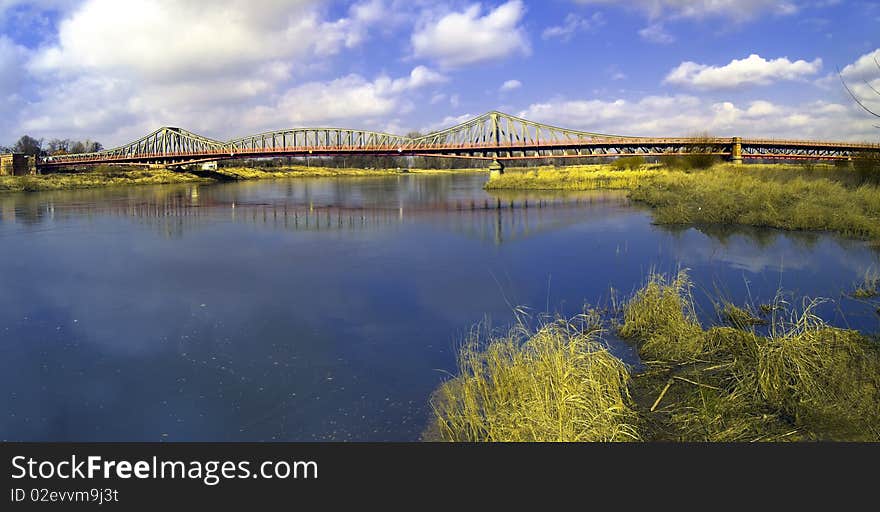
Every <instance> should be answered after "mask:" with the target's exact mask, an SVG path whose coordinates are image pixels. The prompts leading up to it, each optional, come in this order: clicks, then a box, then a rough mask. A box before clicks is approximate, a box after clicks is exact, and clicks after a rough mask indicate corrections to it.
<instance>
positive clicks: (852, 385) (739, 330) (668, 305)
mask: <svg viewBox="0 0 880 512" xmlns="http://www.w3.org/2000/svg"><path fill="white" fill-rule="evenodd" d="M814 307H815V304H812V305H807V306H805V307H804V308H801V309H800V310H796V309H795V308H792V307H790V306H789V304H787V303H785V302H784V301H783V300H781V299H778V300H777V301H776V303H774V304H768V305H765V306H764V307H760V308H757V309H758V311H757V312H752V311H750V310H749V309H747V308H740V307H737V306H734V305H732V304H729V303H723V305H722V304H719V310H720V311H721V314H720V315H719V317H720V318H721V319H722V320H721V321H719V323H718V325H711V326H703V325H701V324H700V322H699V321H698V320H697V318H696V315H695V313H694V301H693V298H692V295H691V282H690V280H689V278H688V276H687V274H685V273H681V274H679V275H678V276H675V277H671V278H667V277H663V276H657V275H653V276H651V277H650V279H649V280H648V282H647V283H646V284H645V286H644V287H643V288H641V289H640V290H638V291H637V292H636V293H635V294H634V295H633V296H632V297H631V298H630V299H629V300H628V301H627V302H626V303H625V304H623V306H622V307H621V308H620V309H619V310H618V311H616V312H607V313H604V314H599V313H597V312H595V311H591V312H589V313H588V314H585V315H582V316H581V317H578V318H576V319H574V320H572V321H561V320H556V321H553V322H549V323H545V324H544V325H543V326H542V327H540V328H539V329H538V330H537V331H536V332H529V331H528V330H526V329H525V328H523V327H518V328H515V329H513V330H512V331H511V332H509V333H507V334H505V335H495V336H491V335H485V333H483V335H481V334H480V333H475V335H474V336H472V337H471V339H470V340H469V341H468V342H467V343H465V344H464V346H463V347H462V348H461V351H460V353H459V363H458V366H459V368H458V374H457V375H456V376H454V377H453V378H450V379H449V380H447V381H446V382H445V383H443V384H442V385H441V386H440V387H439V389H437V390H436V392H435V393H434V395H433V396H432V399H431V405H432V408H433V411H434V419H433V422H432V424H431V425H430V426H429V428H428V429H427V431H426V433H425V439H426V440H443V441H660V440H666V441H803V440H847V441H880V346H878V342H877V340H876V339H872V338H869V337H867V336H865V335H863V334H861V333H859V332H856V331H851V330H846V329H839V328H835V327H831V326H829V325H828V324H826V323H825V322H823V321H822V320H821V319H820V318H818V317H816V316H815V315H814V314H813V308H814ZM761 324H766V325H765V326H764V327H763V329H762V330H761V331H760V332H761V333H763V334H760V333H759V331H758V330H757V328H756V326H757V325H761ZM608 332H613V333H614V334H616V335H617V336H618V337H620V338H623V339H625V340H628V342H629V343H631V344H633V345H634V346H635V347H636V348H637V349H638V354H639V356H640V359H641V361H642V362H643V367H642V368H640V369H638V371H636V370H635V369H633V368H629V367H627V366H626V365H625V364H624V363H622V362H621V361H620V360H618V359H617V358H615V357H614V356H613V355H612V354H611V353H610V352H609V351H608V350H607V349H606V348H605V345H604V344H603V343H602V338H603V337H604V336H605V335H606V334H607V333H608Z"/></svg>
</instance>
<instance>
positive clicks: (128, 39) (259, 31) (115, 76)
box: [20, 0, 445, 145]
mask: <svg viewBox="0 0 880 512" xmlns="http://www.w3.org/2000/svg"><path fill="white" fill-rule="evenodd" d="M397 1H398V0H361V1H358V2H355V3H353V4H352V5H350V6H349V7H348V9H347V11H346V13H345V16H343V17H342V18H338V19H328V18H327V17H326V13H327V9H326V8H325V6H324V4H325V3H326V2H324V1H323V0H290V1H281V0H217V1H212V2H210V4H207V5H206V2H204V1H200V0H181V1H176V0H174V1H173V0H131V1H128V2H118V1H115V0H85V1H83V2H81V3H80V4H79V5H78V6H76V7H69V8H68V9H67V10H66V11H62V12H63V13H64V14H63V15H62V19H61V21H60V22H59V24H58V34H57V37H54V38H53V42H52V43H51V44H50V45H48V46H45V47H41V48H39V49H38V50H36V51H35V52H34V55H33V58H32V59H30V62H29V64H28V66H27V69H28V71H29V73H30V74H31V76H30V78H31V79H32V84H33V85H32V88H31V91H32V92H33V93H34V96H35V97H34V99H33V100H32V101H30V102H29V103H28V104H27V105H26V106H24V107H23V108H22V109H21V119H23V120H25V121H23V122H22V123H21V126H20V128H21V129H27V130H30V131H33V132H36V133H35V134H36V135H38V136H65V137H77V136H89V137H92V138H97V139H99V140H101V141H102V142H104V143H105V144H106V145H112V144H116V143H122V142H127V141H128V140H131V139H133V138H136V137H138V136H140V135H142V134H143V133H146V132H148V131H150V130H153V129H155V128H156V127H158V126H161V125H176V126H182V127H186V128H189V129H191V130H194V131H197V132H202V133H205V134H206V135H209V136H218V137H227V136H228V135H229V133H228V132H227V130H228V127H229V126H238V125H241V124H242V121H241V120H242V119H250V120H252V121H257V120H259V119H261V118H263V117H261V115H258V114H255V112H257V111H259V112H260V113H262V112H263V111H260V109H261V108H262V109H266V108H268V107H269V106H270V105H275V104H276V103H278V102H279V101H280V100H281V99H283V98H285V97H289V96H290V95H291V94H293V93H295V92H296V91H297V90H298V89H297V88H296V87H294V88H293V89H291V90H290V91H287V89H288V88H290V87H291V85H290V84H291V83H292V82H293V81H294V80H295V78H296V77H297V76H303V75H304V74H305V73H306V72H309V71H311V70H313V69H314V67H315V66H316V63H320V62H325V61H326V59H325V58H324V57H326V56H327V55H334V54H337V53H339V52H342V51H347V50H349V49H352V48H356V47H358V46H360V45H362V44H363V43H364V42H365V41H366V40H367V39H369V37H371V35H372V32H373V30H374V29H375V30H385V29H387V27H388V26H389V25H393V26H396V25H395V24H397V23H399V22H400V19H399V17H398V16H396V15H393V14H388V11H389V10H393V9H391V7H392V6H393V5H395V3H396V2H397ZM347 78H349V77H346V78H344V79H340V80H341V83H342V85H344V84H345V83H349V84H350V85H352V87H353V89H354V90H353V91H347V95H346V96H344V97H345V98H347V99H348V100H350V101H356V100H361V101H364V102H366V105H346V107H347V108H348V109H349V110H350V111H351V112H352V116H351V117H352V118H357V115H358V112H359V111H363V112H369V111H371V110H372V111H376V110H382V108H383V106H384V105H386V104H388V102H391V103H395V104H396V102H399V101H400V100H399V98H398V96H400V95H403V94H404V93H406V92H408V91H412V90H414V89H417V88H421V87H425V86H427V85H431V84H436V83H440V82H442V81H444V80H445V77H444V76H443V75H441V74H439V73H436V72H435V71H432V70H430V69H429V68H427V67H424V66H418V67H416V68H415V69H413V70H412V72H411V73H410V74H409V76H404V77H401V78H398V79H396V80H392V79H390V78H387V77H383V78H381V79H377V81H376V87H377V88H378V89H377V90H378V91H379V92H377V93H376V94H373V95H371V94H370V93H369V90H368V89H365V88H364V87H363V86H361V87H358V86H357V84H354V83H352V82H351V81H349V82H345V80H346V79H347ZM331 83H332V81H331ZM305 85H308V84H305ZM340 87H341V85H340ZM291 91H292V92H291ZM358 91H360V93H358ZM288 92H290V94H287V93H288ZM306 103H308V100H306ZM289 108H293V107H292V106H289ZM301 108H304V107H302V106H296V107H295V108H294V110H296V109H301ZM333 115H335V114H334V111H333V110H332V109H331V111H330V115H328V118H329V119H332V118H333ZM260 128H269V127H265V126H261V127H260Z"/></svg>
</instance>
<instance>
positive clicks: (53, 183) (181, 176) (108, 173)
mask: <svg viewBox="0 0 880 512" xmlns="http://www.w3.org/2000/svg"><path fill="white" fill-rule="evenodd" d="M477 171H481V172H482V171H484V170H483V169H456V170H432V169H427V170H417V169H412V170H406V169H353V168H330V167H309V166H287V167H273V168H253V167H222V168H219V169H217V170H216V171H193V172H185V171H172V170H167V169H145V168H142V167H113V166H100V167H97V168H95V169H93V170H90V171H88V172H71V173H53V174H37V175H32V176H0V192H37V191H44V190H65V189H77V188H95V187H108V186H120V185H159V184H170V183H191V182H205V183H210V182H215V181H237V180H261V179H282V178H300V177H328V178H333V177H370V176H389V175H399V174H408V173H413V174H449V173H458V172H477Z"/></svg>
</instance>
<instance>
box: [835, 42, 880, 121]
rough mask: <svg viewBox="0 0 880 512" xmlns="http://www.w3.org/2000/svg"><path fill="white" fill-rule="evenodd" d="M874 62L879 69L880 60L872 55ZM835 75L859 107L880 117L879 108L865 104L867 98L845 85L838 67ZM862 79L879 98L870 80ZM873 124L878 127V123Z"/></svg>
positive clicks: (879, 95) (877, 91) (878, 91)
mask: <svg viewBox="0 0 880 512" xmlns="http://www.w3.org/2000/svg"><path fill="white" fill-rule="evenodd" d="M874 64H876V65H877V69H878V70H880V61H878V60H877V57H874ZM837 76H839V77H840V81H841V82H842V83H843V88H844V89H846V92H848V93H849V95H850V96H852V99H853V100H855V102H856V103H857V104H858V105H859V106H860V107H862V110H864V111H865V112H867V113H869V114H871V115H872V116H874V117H876V118H878V119H880V109H876V108H875V109H871V108H870V107H869V106H868V105H867V100H865V99H864V98H861V97H859V95H857V94H856V93H855V92H853V90H852V88H851V87H850V86H849V85H847V83H846V80H844V79H843V73H841V71H840V70H839V69H838V70H837ZM863 81H864V82H865V85H866V86H867V87H868V89H870V90H871V91H872V92H873V93H874V94H876V95H877V99H880V90H877V88H876V87H874V86H873V85H871V82H870V81H868V80H867V79H863ZM874 126H876V127H877V128H880V125H874Z"/></svg>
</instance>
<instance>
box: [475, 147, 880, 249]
mask: <svg viewBox="0 0 880 512" xmlns="http://www.w3.org/2000/svg"><path fill="white" fill-rule="evenodd" d="M486 189H487V190H596V189H623V190H628V191H629V193H630V198H631V199H633V200H635V201H640V202H642V203H645V204H647V205H649V206H651V207H652V209H653V215H654V220H655V222H657V223H658V224H726V225H746V226H759V227H772V228H780V229H788V230H814V231H832V232H836V233H839V234H842V235H844V236H848V237H852V238H859V239H868V240H873V241H875V242H878V241H880V187H878V185H876V184H861V183H860V181H859V178H858V176H857V175H856V174H855V173H853V172H852V170H850V169H845V168H844V169H840V168H835V167H832V166H827V165H814V166H809V167H807V166H791V165H742V166H734V165H731V164H718V165H715V166H713V167H711V168H709V169H705V170H689V171H683V170H673V169H667V168H664V167H662V166H659V165H647V166H642V167H641V168H639V169H636V170H615V169H613V168H612V167H611V166H609V165H591V166H576V167H566V168H552V167H544V168H538V169H536V170H528V171H512V172H507V173H505V174H503V175H501V176H497V177H493V178H492V179H491V180H490V181H489V182H488V183H487V184H486Z"/></svg>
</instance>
